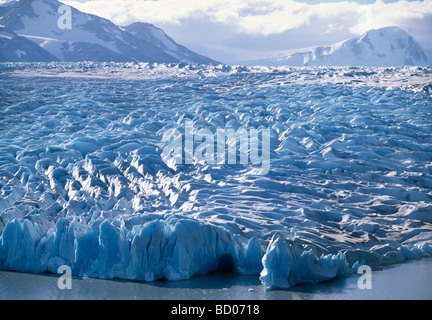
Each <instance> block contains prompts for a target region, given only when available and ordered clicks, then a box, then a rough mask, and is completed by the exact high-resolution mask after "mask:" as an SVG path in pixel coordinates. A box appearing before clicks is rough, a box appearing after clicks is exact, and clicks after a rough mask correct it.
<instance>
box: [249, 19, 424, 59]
mask: <svg viewBox="0 0 432 320" xmlns="http://www.w3.org/2000/svg"><path fill="white" fill-rule="evenodd" d="M246 64H249V65H252V64H255V65H269V66H280V65H288V66H383V67H389V66H405V65H410V66H421V65H429V64H430V63H429V62H428V60H427V57H426V55H425V53H424V52H423V50H422V48H421V47H420V45H419V44H418V43H417V42H416V41H415V40H414V38H413V37H412V36H411V35H409V34H408V33H407V32H406V31H404V30H403V29H401V28H399V27H386V28H381V29H377V30H370V31H368V32H366V33H365V34H364V35H363V36H361V37H357V38H352V39H349V40H346V41H342V42H339V43H337V44H334V45H332V46H328V47H316V48H312V49H305V50H300V51H298V52H295V53H292V54H290V55H287V56H283V57H279V58H267V59H260V60H254V61H248V62H246Z"/></svg>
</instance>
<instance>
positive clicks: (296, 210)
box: [0, 62, 432, 289]
mask: <svg viewBox="0 0 432 320" xmlns="http://www.w3.org/2000/svg"><path fill="white" fill-rule="evenodd" d="M0 83H1V86H0V97H1V98H0V132H1V135H0V270H13V271H19V272H28V273H44V272H50V273H56V272H57V270H58V268H59V267H60V266H62V265H68V266H70V267H71V268H72V272H73V275H74V276H78V277H94V278H103V279H124V280H131V281H156V280H160V279H167V280H173V281H177V280H182V279H188V278H191V277H194V276H197V275H202V274H208V273H211V272H235V273H240V274H249V275H256V276H257V277H258V276H259V277H260V280H261V282H262V283H263V285H264V286H265V287H267V288H268V289H278V288H290V287H292V286H295V285H296V284H301V283H319V282H322V281H328V280H330V279H333V278H336V277H341V276H350V275H351V274H353V273H354V272H356V271H357V269H358V267H359V266H360V265H364V264H366V265H369V266H370V267H371V268H373V269H379V268H382V267H383V266H384V265H387V264H394V263H401V262H403V261H407V260H410V259H421V258H425V257H430V256H432V178H431V173H432V134H431V132H432V121H431V106H432V104H431V102H432V68H430V67H398V68H370V67H363V68H356V67H333V68H324V67H320V68H313V67H310V68H293V67H245V66H224V65H219V66H197V65H195V66H194V65H187V64H184V63H181V64H148V63H90V62H87V63H70V64H69V63H2V64H0ZM185 121H193V123H194V126H196V127H197V128H207V129H210V130H211V131H212V132H216V130H217V129H218V128H222V129H229V128H232V129H238V128H240V127H246V128H256V129H258V128H268V129H270V131H271V135H270V143H271V148H270V150H271V166H270V172H269V173H268V174H266V175H260V174H259V172H257V170H256V168H254V166H253V165H250V164H236V165H229V164H224V165H203V164H201V163H198V162H195V163H194V164H191V165H176V166H168V165H167V164H166V163H165V162H164V159H163V157H162V150H163V147H164V144H165V143H166V142H164V141H162V136H163V135H164V134H165V133H166V132H168V131H169V130H172V129H177V130H179V131H180V132H181V131H182V128H183V127H184V123H185Z"/></svg>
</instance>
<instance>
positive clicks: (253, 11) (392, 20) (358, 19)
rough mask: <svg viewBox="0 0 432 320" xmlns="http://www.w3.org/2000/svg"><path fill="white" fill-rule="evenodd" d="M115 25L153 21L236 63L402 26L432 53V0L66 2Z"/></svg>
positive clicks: (181, 40)
mask: <svg viewBox="0 0 432 320" xmlns="http://www.w3.org/2000/svg"><path fill="white" fill-rule="evenodd" d="M61 1H62V2H64V3H66V4H69V5H71V6H73V7H76V8H77V9H79V10H81V11H84V12H88V13H93V14H96V15H98V16H102V17H104V18H107V19H110V20H111V21H113V22H114V23H116V24H117V25H128V24H130V23H133V22H137V21H141V22H149V23H152V24H154V25H155V26H157V27H159V28H161V29H163V30H164V31H165V32H166V33H167V34H168V35H169V36H170V37H172V38H173V39H174V40H175V41H177V42H178V43H180V44H182V45H185V46H186V47H188V48H189V49H191V50H194V51H196V52H198V53H200V54H204V55H206V56H209V57H211V58H213V59H216V60H218V61H222V62H226V63H231V62H238V61H245V60H250V59H257V58H264V57H268V56H274V55H283V54H285V53H287V52H290V51H292V50H294V49H298V48H306V47H313V46H324V45H331V44H334V43H337V42H340V41H343V40H346V39H349V38H352V37H355V36H359V35H361V34H363V33H364V32H366V31H367V30H370V29H377V28H381V27H386V26H399V27H402V28H403V29H405V30H406V31H408V32H409V33H410V34H411V35H413V36H414V38H415V39H416V40H417V41H418V42H419V43H420V44H421V45H422V46H423V48H424V49H425V51H426V53H427V54H428V55H429V56H432V55H431V54H430V53H432V37H431V35H430V34H431V33H432V0H423V1H406V0H378V1H375V0H357V1H351V0H347V1H340V0H332V1H320V0H79V1H78V0H61Z"/></svg>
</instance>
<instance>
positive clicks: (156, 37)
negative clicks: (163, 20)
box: [122, 22, 215, 64]
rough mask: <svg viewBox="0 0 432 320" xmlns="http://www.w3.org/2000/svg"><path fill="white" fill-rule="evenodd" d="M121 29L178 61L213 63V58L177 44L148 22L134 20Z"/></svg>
mask: <svg viewBox="0 0 432 320" xmlns="http://www.w3.org/2000/svg"><path fill="white" fill-rule="evenodd" d="M122 29H123V30H125V31H127V32H129V33H130V34H132V35H133V36H135V37H136V38H137V39H139V40H141V41H143V42H145V43H152V44H153V45H156V46H157V47H158V48H160V49H162V50H163V51H164V52H166V53H168V54H170V55H171V56H173V57H175V58H177V59H178V60H180V61H183V62H188V63H200V64H215V61H214V60H211V59H209V58H207V57H205V56H202V55H199V54H197V53H195V52H193V51H191V50H189V49H188V48H186V47H184V46H182V45H179V44H178V43H176V42H175V41H174V40H173V39H172V38H170V37H169V36H168V35H167V34H166V33H165V32H164V31H163V30H162V29H160V28H157V27H155V26H154V25H152V24H150V23H143V22H136V23H132V24H131V25H129V26H126V27H123V28H122Z"/></svg>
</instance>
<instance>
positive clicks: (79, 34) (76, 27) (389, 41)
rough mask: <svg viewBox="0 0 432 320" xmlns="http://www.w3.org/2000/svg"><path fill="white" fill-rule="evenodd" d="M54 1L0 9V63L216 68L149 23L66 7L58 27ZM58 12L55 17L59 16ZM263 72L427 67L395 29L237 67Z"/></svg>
mask: <svg viewBox="0 0 432 320" xmlns="http://www.w3.org/2000/svg"><path fill="white" fill-rule="evenodd" d="M61 6H63V3H61V2H59V1H57V0H17V1H14V2H9V3H6V4H2V5H0V61H22V62H33V61H42V62H47V61H71V62H74V61H95V62H110V61H114V62H129V61H132V62H150V63H152V62H158V63H179V62H186V63H191V64H210V65H217V64H220V62H217V61H215V60H212V59H210V58H208V57H205V56H202V55H199V54H197V53H195V52H193V51H191V50H189V49H187V48H186V47H184V46H182V45H179V44H178V43H176V42H175V41H174V40H173V39H172V38H170V37H169V36H168V35H166V34H165V32H164V31H163V30H161V29H159V28H157V27H155V26H154V25H152V24H149V23H141V22H137V23H133V24H131V25H129V26H122V27H120V26H117V25H115V24H114V23H112V22H111V21H109V20H107V19H104V18H101V17H98V16H95V15H92V14H87V13H83V12H81V11H79V10H77V9H75V8H72V7H70V10H71V11H70V15H71V18H72V19H71V22H72V24H71V28H70V29H68V28H66V29H65V28H61V27H59V25H58V22H59V19H61V17H62V13H61V10H60V11H59V8H60V7H61ZM59 12H60V13H59ZM239 63H241V64H246V65H267V66H280V65H288V66H403V65H414V66H415V65H430V62H428V59H427V57H426V55H425V53H424V52H423V50H422V48H421V47H420V45H419V44H418V43H417V42H416V41H415V40H414V38H413V37H412V36H411V35H409V34H408V33H407V32H406V31H404V30H402V29H401V28H399V27H386V28H381V29H378V30H371V31H368V32H367V33H365V34H364V35H363V36H361V37H357V38H353V39H349V40H346V41H342V42H339V43H337V44H334V45H331V46H327V47H315V48H309V49H303V50H297V51H295V52H291V53H290V54H285V55H282V56H277V57H276V56H272V57H269V58H265V59H258V60H251V61H241V62H239Z"/></svg>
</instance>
